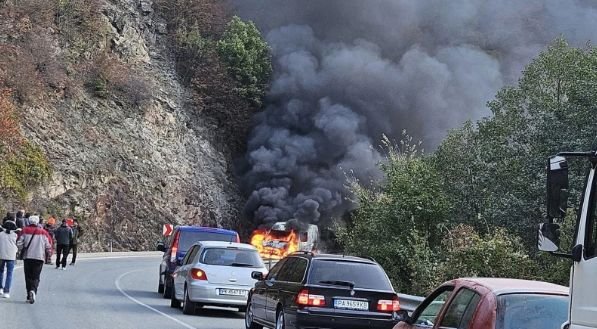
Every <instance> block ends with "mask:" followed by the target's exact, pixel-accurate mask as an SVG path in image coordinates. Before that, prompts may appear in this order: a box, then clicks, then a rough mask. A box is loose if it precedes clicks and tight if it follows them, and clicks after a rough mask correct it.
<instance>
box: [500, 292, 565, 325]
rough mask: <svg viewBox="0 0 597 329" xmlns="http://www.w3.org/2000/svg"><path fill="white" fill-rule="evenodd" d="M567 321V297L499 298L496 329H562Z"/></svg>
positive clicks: (514, 295)
mask: <svg viewBox="0 0 597 329" xmlns="http://www.w3.org/2000/svg"><path fill="white" fill-rule="evenodd" d="M567 319H568V297H567V296H560V295H540V294H513V295H503V296H499V297H498V319H497V326H496V329H519V328H541V329H560V327H561V326H562V324H563V323H564V322H566V321H567Z"/></svg>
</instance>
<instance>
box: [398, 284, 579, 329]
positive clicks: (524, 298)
mask: <svg viewBox="0 0 597 329" xmlns="http://www.w3.org/2000/svg"><path fill="white" fill-rule="evenodd" d="M568 291H569V290H568V288H567V287H563V286H559V285H555V284H551V283H546V282H540V281H526V280H514V279H494V278H491V279H483V278H475V279H456V280H452V281H448V282H446V283H444V284H443V285H441V286H440V287H439V288H438V289H437V290H435V291H434V292H433V293H432V294H431V295H429V297H427V298H426V299H425V300H424V301H423V303H421V305H419V307H417V309H416V310H415V311H414V312H413V314H412V315H411V316H408V315H407V314H406V312H401V314H400V316H401V318H402V321H401V322H399V323H398V324H397V325H396V326H395V327H394V329H415V328H425V329H430V328H433V329H560V328H561V326H562V324H563V323H564V322H566V321H567V320H568Z"/></svg>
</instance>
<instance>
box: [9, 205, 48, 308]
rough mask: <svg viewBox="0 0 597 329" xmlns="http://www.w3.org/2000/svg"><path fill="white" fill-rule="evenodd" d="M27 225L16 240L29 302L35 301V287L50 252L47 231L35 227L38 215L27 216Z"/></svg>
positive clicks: (37, 284)
mask: <svg viewBox="0 0 597 329" xmlns="http://www.w3.org/2000/svg"><path fill="white" fill-rule="evenodd" d="M29 224H30V225H29V226H27V227H25V228H24V229H23V233H22V234H21V236H20V237H19V239H18V241H17V247H18V248H19V250H20V252H21V255H22V258H23V265H24V266H23V267H24V271H25V286H26V288H27V301H28V302H29V303H30V304H33V303H35V299H36V297H37V288H38V287H39V280H40V276H41V270H42V269H43V267H44V260H45V258H46V253H49V252H51V250H50V247H51V246H50V240H49V239H48V233H47V232H46V231H45V230H44V229H40V228H39V227H37V225H38V224H39V217H37V216H31V217H29Z"/></svg>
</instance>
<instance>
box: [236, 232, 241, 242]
mask: <svg viewBox="0 0 597 329" xmlns="http://www.w3.org/2000/svg"><path fill="white" fill-rule="evenodd" d="M236 242H237V243H240V236H239V235H238V234H236Z"/></svg>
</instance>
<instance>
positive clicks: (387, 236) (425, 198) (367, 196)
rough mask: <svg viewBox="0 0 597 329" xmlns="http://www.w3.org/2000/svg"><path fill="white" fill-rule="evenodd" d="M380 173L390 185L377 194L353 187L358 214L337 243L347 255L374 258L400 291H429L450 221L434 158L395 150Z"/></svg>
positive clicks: (341, 230) (354, 214)
mask: <svg viewBox="0 0 597 329" xmlns="http://www.w3.org/2000/svg"><path fill="white" fill-rule="evenodd" d="M381 167H382V169H383V171H384V173H385V174H386V177H387V179H386V181H385V183H384V184H382V186H381V187H380V188H379V189H368V188H365V187H363V186H362V185H359V184H358V182H357V183H354V184H353V185H352V192H353V194H354V196H355V198H356V200H357V202H358V204H359V208H358V209H357V210H356V211H355V212H354V213H353V214H352V219H351V221H350V224H349V225H348V226H346V227H341V228H339V229H338V230H337V236H338V240H339V242H340V243H341V244H342V246H343V247H344V248H345V250H346V251H347V252H349V253H352V254H356V255H361V256H370V257H373V258H375V259H376V260H377V261H378V262H379V263H380V264H381V265H382V266H383V267H384V268H385V269H386V270H387V272H388V275H389V276H390V279H391V280H392V281H393V283H394V284H395V286H396V288H397V289H399V290H400V291H402V292H411V293H421V292H424V291H427V290H428V289H429V288H430V287H432V286H433V284H435V281H434V280H433V278H434V272H433V269H434V257H433V256H434V254H433V246H436V245H439V244H440V241H441V231H442V229H443V227H444V226H445V224H446V222H445V221H446V219H447V207H448V203H447V198H446V196H445V194H444V193H443V186H442V185H441V184H442V180H441V179H440V178H439V175H438V173H437V172H436V171H435V168H434V166H433V163H432V162H431V161H430V158H428V157H424V156H421V155H419V154H417V152H416V151H414V150H413V149H412V148H409V147H406V150H403V152H399V151H398V150H396V149H393V148H391V149H390V152H389V155H388V157H387V161H386V162H385V163H383V164H382V165H381Z"/></svg>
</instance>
